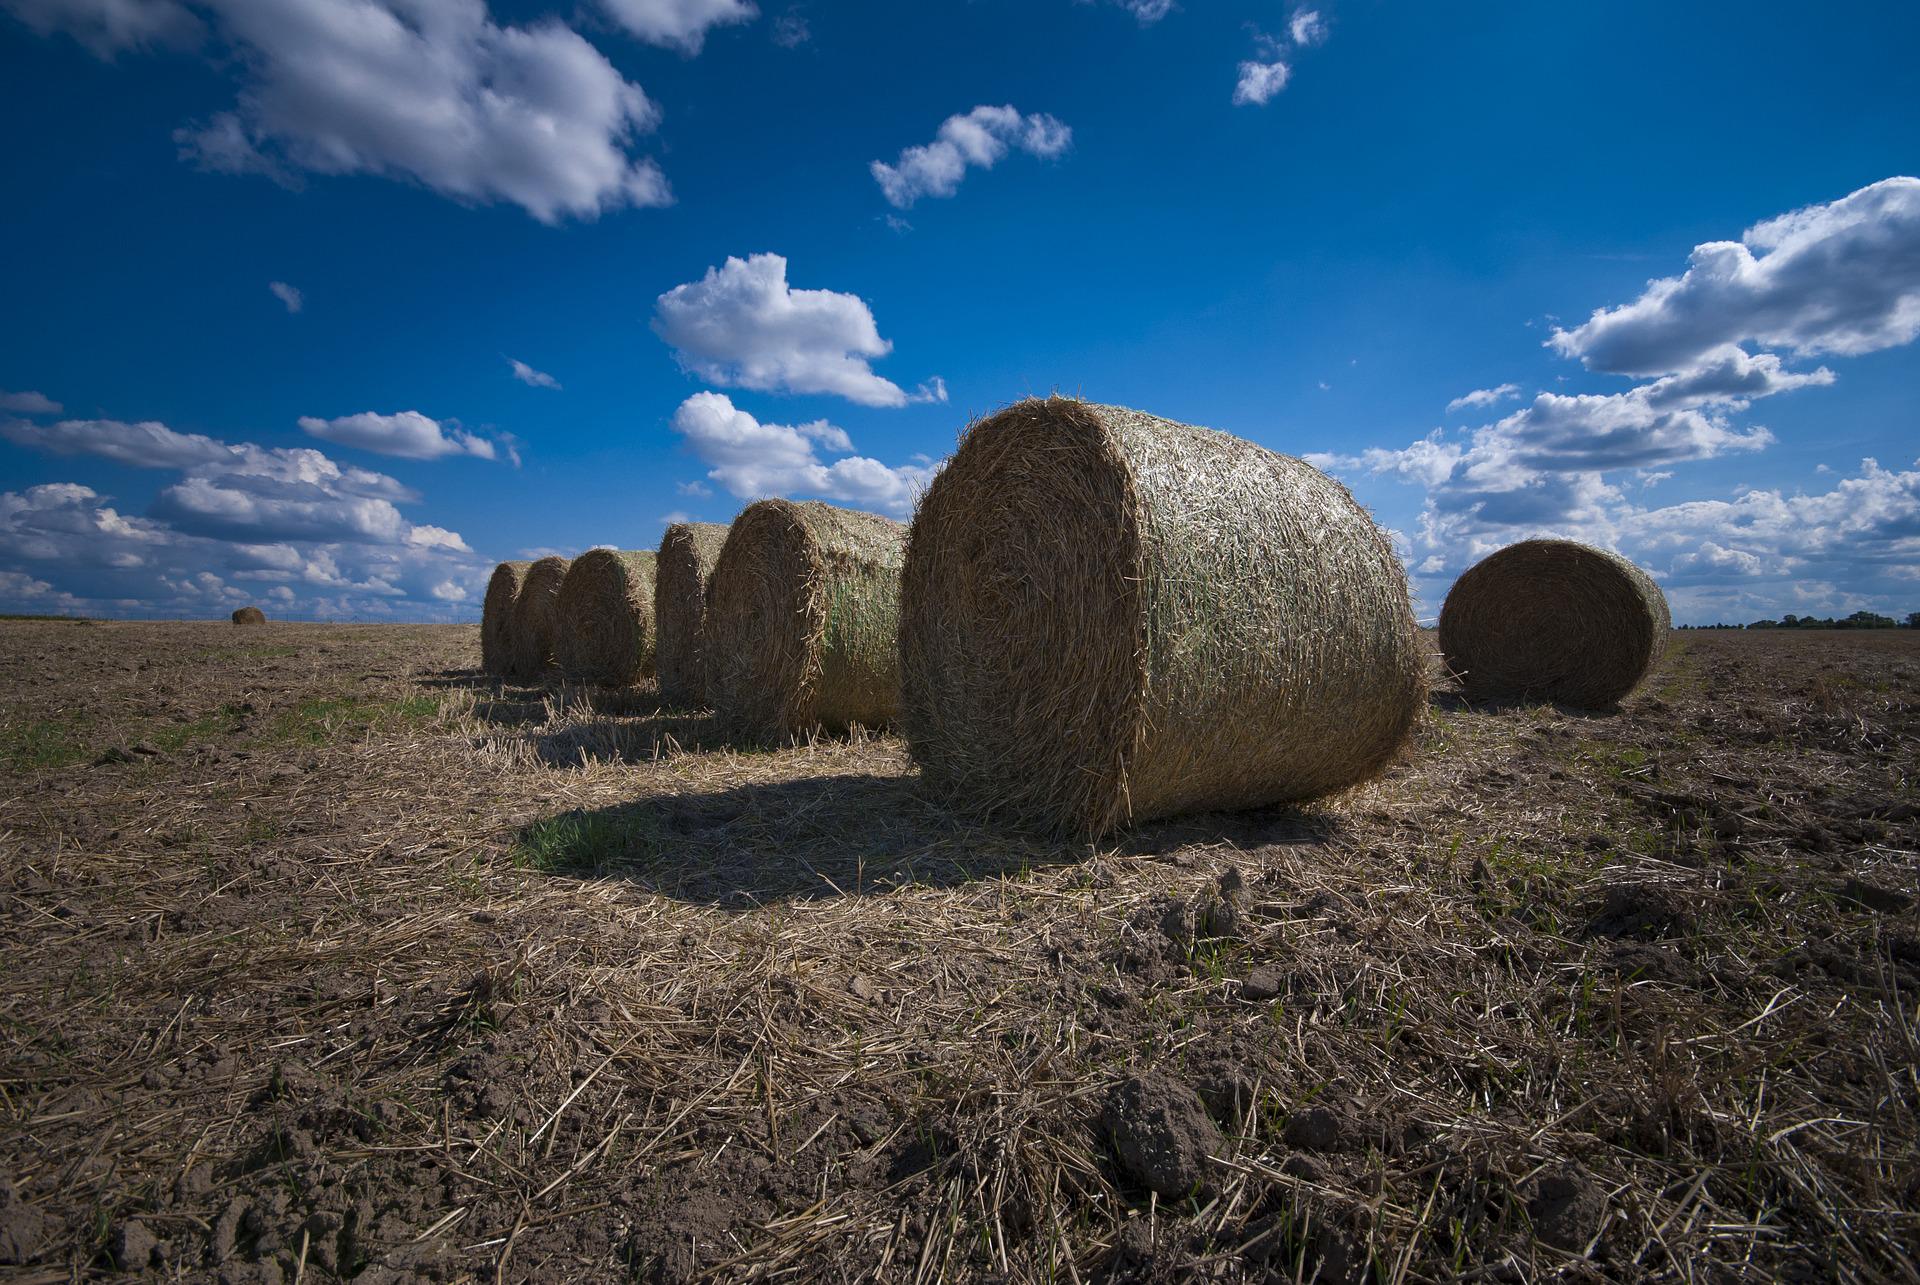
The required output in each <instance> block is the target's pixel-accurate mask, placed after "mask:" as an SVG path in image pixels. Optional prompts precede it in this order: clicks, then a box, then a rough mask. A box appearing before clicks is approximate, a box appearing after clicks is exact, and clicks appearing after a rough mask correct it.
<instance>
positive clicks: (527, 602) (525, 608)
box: [512, 558, 570, 681]
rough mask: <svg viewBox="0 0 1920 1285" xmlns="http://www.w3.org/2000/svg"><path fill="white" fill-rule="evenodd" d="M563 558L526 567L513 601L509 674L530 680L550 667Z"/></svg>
mask: <svg viewBox="0 0 1920 1285" xmlns="http://www.w3.org/2000/svg"><path fill="white" fill-rule="evenodd" d="M569 565H570V563H569V561H568V559H566V558H541V559H540V560H539V561H537V562H535V563H534V564H533V565H532V566H530V567H528V568H527V574H526V576H525V578H524V579H522V580H521V582H520V592H519V593H518V594H516V595H515V596H514V600H513V630H512V641H513V676H514V677H515V678H519V679H523V680H526V681H532V680H533V679H537V678H539V677H540V676H541V675H543V674H545V673H546V672H547V670H549V669H551V668H552V667H553V638H554V626H555V624H556V623H557V618H558V612H559V602H560V584H561V582H562V581H563V580H565V579H566V576H567V567H568V566H569Z"/></svg>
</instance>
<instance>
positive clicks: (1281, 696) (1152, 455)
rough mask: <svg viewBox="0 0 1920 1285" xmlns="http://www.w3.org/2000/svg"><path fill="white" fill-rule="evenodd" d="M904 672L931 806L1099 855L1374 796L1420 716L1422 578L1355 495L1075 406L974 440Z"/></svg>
mask: <svg viewBox="0 0 1920 1285" xmlns="http://www.w3.org/2000/svg"><path fill="white" fill-rule="evenodd" d="M900 656H901V661H900V663H901V687H902V695H901V707H902V716H901V721H902V723H903V724H904V728H905V732H906V736H907V740H908V744H909V746H910V748H911V749H912V751H913V756H914V758H915V759H916V760H917V761H918V762H919V764H920V768H921V772H922V775H923V779H924V780H925V781H926V783H927V784H928V786H929V787H930V788H931V789H932V790H933V791H934V792H935V793H936V794H940V795H943V796H945V797H946V798H948V799H949V800H950V801H952V802H954V803H956V804H959V805H961V806H964V807H967V808H968V809H970V810H973V811H976V812H980V813H984V814H987V815H990V816H992V817H994V818H995V819H997V820H999V821H1003V822H1011V823H1013V824H1016V825H1021V826H1033V827H1038V828H1042V829H1046V830H1051V831H1054V832H1056V833H1065V834H1074V835H1081V836H1090V837H1098V836H1099V835H1102V834H1104V833H1106V832H1107V831H1109V830H1111V829H1113V828H1114V827H1116V826H1119V825H1122V824H1125V823H1127V822H1130V821H1141V820H1146V819H1148V818H1151V817H1157V816H1166V815H1170V814H1174V813H1178V812H1187V811H1198V810H1212V809H1226V808H1245V807H1255V806H1261V805H1266V804H1274V803H1285V802H1294V801H1300V800H1305V799H1311V798H1316V797H1319V796H1322V795H1326V794H1330V793H1333V792H1336V791H1338V790H1342V789H1345V788H1347V787H1349V786H1353V785H1357V784H1359V783H1360V782H1362V781H1365V780H1368V779H1370V778H1371V777H1373V776H1375V775H1377V774H1378V773H1379V772H1380V771H1381V770H1383V769H1384V768H1385V767H1386V766H1387V764H1388V763H1390V762H1391V761H1392V760H1393V759H1394V758H1395V757H1396V756H1397V755H1398V754H1399V753H1400V752H1401V748H1402V746H1403V745H1404V744H1405V742H1406V740H1407V737H1408V734H1409V733H1410V732H1411V730H1412V728H1413V726H1414V724H1415V721H1416V720H1417V719H1418V718H1419V717H1420V714H1421V711H1422V710H1423V709H1424V708H1425V706H1426V667H1425V658H1424V655H1423V653H1422V649H1421V648H1420V646H1419V644H1418V642H1417V641H1416V632H1415V627H1414V621H1413V611H1412V607H1411V604H1410V603H1409V601H1408V597H1407V582H1406V575H1405V572H1404V571H1403V570H1402V568H1401V566H1400V562H1399V559H1398V558H1396V557H1395V556H1394V553H1393V550H1392V548H1391V546H1389V544H1388V543H1387V540H1386V539H1385V537H1384V536H1382V535H1381V533H1380V530H1379V529H1378V528H1377V527H1376V526H1375V525H1374V524H1373V521H1372V519H1371V518H1370V517H1369V516H1368V515H1367V513H1366V511H1365V510H1364V509H1362V508H1361V507H1360V506H1359V505H1358V504H1356V503H1355V502H1354V500H1353V497H1352V496H1350V495H1349V494H1348V493H1347V490H1346V488H1345V487H1343V486H1341V485H1340V484H1339V483H1338V482H1336V481H1334V480H1333V479H1332V478H1329V477H1327V476H1326V475H1325V474H1323V473H1321V472H1320V471H1319V470H1317V469H1315V468H1313V467H1312V466H1310V465H1308V464H1306V463H1305V462H1303V461H1301V460H1297V459H1293V458H1291V457H1289V456H1285V455H1277V454H1275V453H1273V452H1272V451H1268V450H1264V449H1262V448H1261V447H1258V446H1255V445H1253V444H1252V443H1251V442H1245V441H1242V440H1240V439H1239V438H1236V437H1230V436H1228V435H1227V434H1225V433H1219V432H1215V431H1213V430H1212V429H1206V428H1194V427H1191V426H1189V425H1186V424H1176V423H1173V422H1172V421H1169V420H1164V419H1159V418H1156V417H1155V416H1152V415H1146V414H1142V413H1141V412H1139V411H1133V410H1127V409H1124V408H1121V407H1117V406H1097V405H1092V404H1089V403H1086V402H1080V401H1074V400H1069V399H1065V398H1059V397H1053V398H1047V399H1044V400H1038V399H1035V400H1028V401H1024V402H1020V403H1019V404H1017V405H1014V406H1011V407H1008V408H1007V409H1006V410H1003V411H1001V412H1000V413H999V414H997V415H994V416H992V417H991V418H989V419H986V420H983V421H981V422H979V423H976V424H974V425H973V426H972V427H971V428H970V429H969V430H968V431H967V433H966V435H965V436H964V437H963V438H962V439H961V443H960V448H959V450H957V451H956V452H955V453H954V455H953V458H952V460H951V461H950V462H949V463H948V464H947V467H946V468H945V469H944V470H943V471H942V472H941V473H940V475H939V476H938V477H937V478H935V479H934V482H933V485H932V487H931V488H929V490H928V491H927V494H926V497H925V498H924V499H923V500H922V501H921V504H920V508H919V512H918V513H917V514H916V515H915V516H914V520H913V532H912V536H911V541H910V543H909V546H908V551H907V564H906V568H905V572H904V575H903V579H902V584H901V624H900Z"/></svg>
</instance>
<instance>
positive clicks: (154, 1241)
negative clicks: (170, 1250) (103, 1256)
mask: <svg viewBox="0 0 1920 1285" xmlns="http://www.w3.org/2000/svg"><path fill="white" fill-rule="evenodd" d="M159 1248H160V1240H159V1238H158V1237H157V1236H155V1235H154V1234H153V1233H152V1232H150V1231H148V1230H147V1227H146V1224H145V1223H142V1222H141V1221H140V1220H139V1219H138V1218H129V1219H128V1220H127V1221H125V1222H123V1223H121V1224H120V1225H119V1226H118V1227H116V1228H114V1230H113V1238H112V1239H111V1240H109V1241H108V1242H107V1253H108V1255H109V1256H110V1257H111V1258H112V1259H113V1265H114V1266H115V1267H118V1268H119V1269H120V1270H121V1271H123V1272H138V1271H144V1270H145V1269H146V1268H147V1267H148V1266H149V1265H150V1264H151V1263H152V1262H153V1256H154V1253H155V1252H156V1251H157V1250H158V1249H159Z"/></svg>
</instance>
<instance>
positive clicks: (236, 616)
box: [233, 607, 267, 625]
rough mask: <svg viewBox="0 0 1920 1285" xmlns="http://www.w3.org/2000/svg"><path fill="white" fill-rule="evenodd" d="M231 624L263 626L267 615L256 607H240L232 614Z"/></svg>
mask: <svg viewBox="0 0 1920 1285" xmlns="http://www.w3.org/2000/svg"><path fill="white" fill-rule="evenodd" d="M233 623H234V624H236V625H264V624H266V623H267V613H266V612H264V611H262V610H260V608H258V607H242V608H240V609H239V610H238V611H236V612H234V613H233Z"/></svg>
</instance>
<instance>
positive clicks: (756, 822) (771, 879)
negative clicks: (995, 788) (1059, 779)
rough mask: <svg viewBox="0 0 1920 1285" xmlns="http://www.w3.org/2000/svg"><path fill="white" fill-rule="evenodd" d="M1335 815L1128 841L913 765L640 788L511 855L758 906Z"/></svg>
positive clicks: (1247, 836)
mask: <svg viewBox="0 0 1920 1285" xmlns="http://www.w3.org/2000/svg"><path fill="white" fill-rule="evenodd" d="M1339 828H1340V822H1339V820H1338V819H1337V818H1335V817H1332V816H1329V815H1325V814H1320V813H1307V812H1302V811H1299V810H1297V809H1292V808H1268V809H1259V810H1255V811H1251V812H1241V813H1232V814H1207V815H1197V816H1188V817H1182V818H1178V819H1176V820H1173V821H1167V822H1160V823H1154V824H1150V825H1146V826H1142V827H1140V828H1139V829H1137V830H1135V831H1132V832H1129V833H1128V834H1126V835H1124V836H1122V838H1121V840H1120V843H1119V846H1117V847H1113V848H1102V849H1096V848H1095V847H1094V846H1093V845H1091V844H1088V843H1084V842H1074V841H1068V840H1059V839H1049V838H1044V837H1039V836H1035V835H1031V834H1024V833H1020V832H1016V831H1011V830H1006V829H999V828H994V827H990V826H984V825H981V824H980V823H978V822H977V821H975V820H972V819H970V818H967V817H965V816H962V815H959V814H956V813H954V812H952V811H950V810H948V809H946V808H944V807H942V806H940V805H939V804H937V803H936V802H934V801H932V800H930V799H928V798H927V797H926V796H925V795H923V794H922V793H921V792H920V788H919V781H918V778H917V777H915V776H911V775H907V776H892V775H872V774H859V773H847V774H840V775H830V776H810V777H802V778H798V779H793V780H786V781H775V782H766V783H759V784H751V785H741V786H734V787H731V788H728V789H723V790H717V791H712V792H708V793H695V794H677V795H669V796H662V797H655V798H650V799H639V800H635V801H632V802H629V803H622V804H618V805H615V806H613V807H607V808H598V809H581V810H576V811H572V812H565V813H561V814H560V815H558V816H553V817H546V818H543V819H541V820H539V821H535V822H533V823H531V824H529V825H527V826H525V827H523V828H522V829H521V830H520V831H519V832H518V834H517V835H516V836H515V838H514V842H513V846H512V855H513V859H514V860H515V861H516V862H517V863H519V864H522V865H524V866H527V867H528V868H531V869H535V870H540V871H544V872H546V873H549V874H553V875H556V876H560V877H569V878H618V879H625V880H629V881H631V882H633V883H635V884H637V885H639V886H641V887H643V888H645V889H646V890H647V891H648V892H652V893H656V894H658V895H660V896H665V897H671V898H673V899H675V900H678V901H683V902H688V903H691V904H698V905H707V906H714V907H718V908H720V909H723V910H730V911H750V910H753V909H755V908H757V907H761V906H765V905H768V904H772V903H778V902H783V901H816V900H823V899H829V898H836V897H859V896H884V895H886V894H889V893H892V892H895V891H898V890H900V889H902V888H906V887H915V886H917V887H935V888H940V887H954V886H958V885H961V884H968V883H974V882H978V881H982V880H989V879H997V878H1002V877H1005V876H1009V875H1019V874H1022V873H1025V872H1027V871H1030V870H1035V869H1040V868H1044V867H1050V866H1059V865H1070V864H1074V863H1077V862H1081V861H1085V860H1087V859H1089V858H1091V857H1093V856H1094V855H1095V854H1096V852H1097V851H1106V852H1111V853H1112V854H1113V855H1115V856H1118V857H1121V858H1123V859H1124V858H1128V857H1134V858H1155V857H1161V856H1165V855H1166V854H1168V853H1171V852H1174V851H1176V850H1178V849H1182V848H1188V847H1191V846H1192V845H1193V844H1194V843H1196V842H1200V843H1219V844H1230V845H1234V846H1238V847H1243V848H1258V847H1261V846H1264V845H1268V844H1275V843H1312V844H1320V843H1325V842H1328V841H1329V840H1330V839H1332V838H1333V837H1334V836H1335V835H1336V834H1337V833H1338V831H1339Z"/></svg>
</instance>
